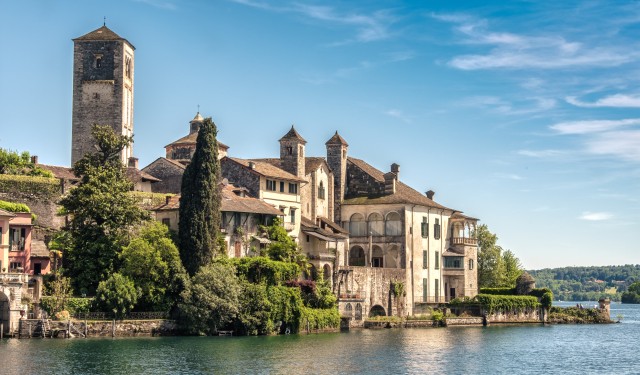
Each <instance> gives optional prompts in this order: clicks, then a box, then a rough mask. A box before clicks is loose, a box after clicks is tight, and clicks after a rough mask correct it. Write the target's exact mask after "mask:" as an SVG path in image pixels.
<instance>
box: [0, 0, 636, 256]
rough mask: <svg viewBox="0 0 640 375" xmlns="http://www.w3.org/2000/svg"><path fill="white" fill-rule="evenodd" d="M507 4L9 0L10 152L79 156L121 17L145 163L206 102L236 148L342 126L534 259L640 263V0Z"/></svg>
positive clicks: (1, 102) (1, 109)
mask: <svg viewBox="0 0 640 375" xmlns="http://www.w3.org/2000/svg"><path fill="white" fill-rule="evenodd" d="M502 3H503V2H502V1H495V2H490V1H486V2H464V1H458V2H452V1H428V2H424V1H415V2H412V1H384V0H379V1H361V2H344V1H335V2H328V1H325V2H314V1H311V2H310V1H304V0H299V1H286V0H282V1H277V2H275V1H274V2H266V1H260V0H230V1H224V0H218V1H196V0H191V1H189V0H184V1H174V0H137V1H136V0H113V1H108V2H107V1H93V0H82V1H81V0H78V1H49V0H42V1H9V0H0V50H1V51H2V54H1V55H0V56H1V58H0V129H2V132H1V133H0V147H3V148H8V149H12V150H27V151H29V152H31V153H32V154H37V155H38V156H39V158H40V162H42V163H46V164H56V165H68V164H69V162H70V153H71V151H70V150H71V147H70V140H71V98H72V92H71V89H72V86H71V82H72V54H73V43H72V41H71V39H72V38H75V37H79V36H81V35H84V34H86V33H88V32H90V31H92V30H94V29H96V28H98V27H100V26H102V22H103V16H106V17H107V21H106V22H107V26H108V27H109V28H111V29H112V30H113V31H115V32H116V33H118V34H119V35H120V36H122V37H124V38H126V39H128V40H129V41H130V42H131V43H132V44H133V45H134V46H135V47H136V65H135V69H136V70H135V128H134V133H135V145H134V153H135V155H136V156H137V157H139V158H140V164H141V166H144V165H147V164H148V163H150V162H151V161H153V160H155V159H156V158H157V157H159V156H162V155H163V153H164V148H163V147H164V146H165V145H166V144H168V143H170V142H172V141H174V140H176V139H178V138H180V137H182V136H183V135H186V134H187V132H188V122H189V120H190V119H192V118H193V116H194V115H195V112H196V111H197V106H198V105H200V110H201V112H202V114H203V115H205V116H212V117H213V119H214V121H215V122H216V124H217V125H218V129H219V139H220V140H221V141H222V142H224V143H226V144H227V145H229V146H230V147H231V149H230V154H231V155H232V156H237V157H268V156H274V155H277V153H278V143H277V141H278V139H279V138H280V137H281V136H282V135H284V134H285V133H286V132H287V131H288V129H289V127H290V126H291V124H295V125H296V129H298V131H299V132H300V133H301V134H302V136H303V137H305V138H306V140H307V141H308V144H307V154H308V155H311V156H319V155H324V153H325V148H324V142H325V141H326V140H328V139H329V138H330V137H331V135H332V134H333V132H335V131H336V130H338V131H339V132H340V134H341V135H342V136H343V137H344V138H345V139H346V140H347V141H348V142H349V146H350V147H349V154H350V155H352V156H354V157H358V158H362V159H365V160H366V161H368V162H369V163H370V164H372V165H374V166H376V167H378V168H379V169H381V170H383V171H386V170H388V168H389V165H390V164H391V163H394V162H395V163H398V164H400V166H401V179H402V180H403V181H405V182H406V183H408V184H409V185H411V186H413V187H414V188H416V189H417V190H419V191H426V190H429V189H432V190H434V191H435V192H436V196H435V199H436V200H437V201H438V202H440V203H442V204H444V205H446V206H449V207H452V208H455V209H459V210H462V211H464V212H465V213H466V214H468V215H471V216H474V217H478V218H480V219H481V220H482V223H485V224H487V225H488V226H489V228H490V229H491V230H492V231H493V232H495V233H497V234H498V236H499V244H501V245H502V246H503V247H504V248H505V249H511V250H512V251H514V252H515V253H516V255H517V256H518V257H519V258H520V259H521V261H522V263H523V265H524V266H525V267H526V268H530V269H534V268H543V267H555V266H571V265H609V264H629V263H634V264H637V263H640V251H638V250H640V248H639V245H638V240H637V236H638V235H639V234H640V230H639V229H640V200H639V197H638V196H639V193H640V111H639V110H640V89H638V84H639V83H640V74H639V73H640V65H639V62H640V52H639V51H640V42H639V41H638V35H639V31H640V4H639V3H637V2H630V1H629V2H627V1H616V2H610V1H575V2H573V1H559V2H550V1H544V2H543V1H540V2H535V1H511V2H508V4H507V5H505V4H502Z"/></svg>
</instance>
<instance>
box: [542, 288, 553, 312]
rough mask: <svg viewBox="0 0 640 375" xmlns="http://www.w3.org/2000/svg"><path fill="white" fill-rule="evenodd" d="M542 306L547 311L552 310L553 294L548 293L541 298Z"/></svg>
mask: <svg viewBox="0 0 640 375" xmlns="http://www.w3.org/2000/svg"><path fill="white" fill-rule="evenodd" d="M540 304H541V305H542V307H544V308H545V309H548V308H550V307H551V305H552V304H553V294H552V293H551V292H546V293H545V294H543V295H542V297H541V298H540Z"/></svg>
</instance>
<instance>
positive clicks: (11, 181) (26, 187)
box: [0, 174, 60, 200]
mask: <svg viewBox="0 0 640 375" xmlns="http://www.w3.org/2000/svg"><path fill="white" fill-rule="evenodd" d="M0 191H3V192H10V193H13V194H16V193H19V194H21V195H27V196H35V197H38V199H45V200H52V199H57V198H59V197H60V181H59V180H58V179H57V178H50V177H38V176H17V175H4V174H0Z"/></svg>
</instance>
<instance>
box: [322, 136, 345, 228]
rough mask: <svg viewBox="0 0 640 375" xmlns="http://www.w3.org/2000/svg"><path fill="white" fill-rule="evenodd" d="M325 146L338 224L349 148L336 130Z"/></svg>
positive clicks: (335, 216)
mask: <svg viewBox="0 0 640 375" xmlns="http://www.w3.org/2000/svg"><path fill="white" fill-rule="evenodd" d="M325 145H326V146H327V164H329V168H331V170H332V171H333V185H334V188H333V191H334V221H335V222H337V223H339V222H340V205H341V203H342V200H344V195H345V193H346V191H345V187H346V180H347V177H346V176H347V149H348V148H349V144H348V143H347V141H345V140H344V138H342V137H341V136H340V134H338V131H337V130H336V134H334V135H333V137H331V139H329V140H328V141H327V143H325Z"/></svg>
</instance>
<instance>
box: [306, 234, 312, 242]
mask: <svg viewBox="0 0 640 375" xmlns="http://www.w3.org/2000/svg"><path fill="white" fill-rule="evenodd" d="M309 241H311V236H309V235H308V234H307V242H309Z"/></svg>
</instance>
